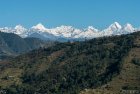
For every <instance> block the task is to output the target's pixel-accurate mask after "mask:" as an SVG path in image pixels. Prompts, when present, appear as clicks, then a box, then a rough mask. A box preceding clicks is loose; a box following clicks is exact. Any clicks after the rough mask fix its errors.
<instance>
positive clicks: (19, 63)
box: [0, 32, 140, 94]
mask: <svg viewBox="0 0 140 94" xmlns="http://www.w3.org/2000/svg"><path fill="white" fill-rule="evenodd" d="M139 36H140V32H137V33H133V34H129V35H122V36H113V37H103V38H97V39H92V40H86V41H84V42H67V43H59V44H56V45H55V46H53V47H49V48H40V49H38V50H34V51H31V52H30V53H28V54H24V55H21V56H18V57H16V58H15V59H12V60H10V61H7V62H6V64H5V63H2V64H1V67H0V69H1V73H0V87H1V89H3V90H5V91H6V92H7V93H8V94H35V93H36V94H40V93H41V94H78V93H80V92H82V93H85V94H86V92H84V91H82V90H84V89H89V88H95V89H98V88H99V87H102V86H104V85H106V84H107V83H109V82H112V81H113V80H114V79H115V78H117V77H118V75H123V74H122V70H123V69H124V64H125V62H126V60H128V56H129V54H130V51H131V53H132V52H133V49H134V51H135V48H139V47H140V40H139V39H140V38H139ZM131 60H132V62H131V64H134V65H136V66H138V67H139V58H132V59H129V61H131ZM130 67H131V66H130ZM135 69H139V68H134V70H135ZM126 71H128V70H126ZM132 71H133V70H132ZM126 73H128V72H126ZM135 74H136V73H135ZM134 76H136V75H134ZM139 78H140V77H139V76H138V77H137V79H139ZM126 79H127V78H126ZM134 81H135V80H134ZM112 83H113V82H112ZM124 88H125V87H124ZM124 88H122V89H124ZM136 88H137V89H139V87H137V85H136ZM89 91H90V90H89ZM91 91H92V90H91ZM87 94H88V93H87ZM91 94H92V93H91ZM95 94H96V93H95ZM110 94H112V93H110Z"/></svg>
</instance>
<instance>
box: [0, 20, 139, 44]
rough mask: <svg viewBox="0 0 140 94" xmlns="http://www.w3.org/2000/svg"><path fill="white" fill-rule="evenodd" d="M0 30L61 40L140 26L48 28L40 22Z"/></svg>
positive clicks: (110, 34) (123, 32) (115, 23)
mask: <svg viewBox="0 0 140 94" xmlns="http://www.w3.org/2000/svg"><path fill="white" fill-rule="evenodd" d="M0 30H1V31H2V32H6V33H14V34H17V35H19V36H21V37H23V38H26V37H30V35H32V34H34V33H35V34H39V35H41V36H42V37H45V38H46V39H44V40H57V41H60V40H59V39H66V40H72V39H85V38H86V39H92V38H97V37H103V36H112V35H122V34H129V33H133V32H135V30H138V28H134V27H133V26H132V25H131V24H129V23H127V24H125V25H124V26H121V25H120V24H119V23H118V22H114V23H113V24H111V25H110V26H109V27H108V28H106V29H103V30H98V29H96V28H94V27H93V26H88V27H87V28H85V29H78V28H75V27H72V26H65V25H62V26H60V27H55V28H46V27H45V26H44V25H43V24H41V23H39V24H37V25H35V26H32V27H31V28H29V29H26V28H24V27H23V26H21V25H17V26H16V27H15V28H9V27H4V28H0ZM50 35H51V37H49V36H50ZM34 37H35V36H34ZM48 37H49V39H48ZM37 38H38V37H37ZM40 39H41V37H40Z"/></svg>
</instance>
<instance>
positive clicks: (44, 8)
mask: <svg viewBox="0 0 140 94" xmlns="http://www.w3.org/2000/svg"><path fill="white" fill-rule="evenodd" d="M139 5H140V0H0V27H4V26H12V27H13V26H15V25H17V24H21V25H23V26H25V27H27V28H29V27H31V26H33V25H36V24H37V23H42V24H44V25H45V26H46V27H48V28H51V27H56V26H60V25H71V26H74V27H77V28H85V27H87V26H89V25H92V26H94V27H96V28H99V29H103V28H106V27H107V26H108V25H110V24H111V23H113V22H115V21H117V22H119V23H121V24H125V23H127V22H129V23H131V24H133V25H134V26H135V27H139V26H140V6H139Z"/></svg>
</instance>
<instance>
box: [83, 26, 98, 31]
mask: <svg viewBox="0 0 140 94" xmlns="http://www.w3.org/2000/svg"><path fill="white" fill-rule="evenodd" d="M85 31H92V32H98V31H99V30H98V29H96V28H94V27H93V26H88V28H87V29H86V30H85Z"/></svg>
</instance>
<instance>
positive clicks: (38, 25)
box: [32, 23, 46, 31]
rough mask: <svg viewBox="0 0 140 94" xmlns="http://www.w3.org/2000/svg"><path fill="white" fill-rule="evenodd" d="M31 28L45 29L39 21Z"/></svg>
mask: <svg viewBox="0 0 140 94" xmlns="http://www.w3.org/2000/svg"><path fill="white" fill-rule="evenodd" d="M32 29H35V30H40V31H41V30H43V31H44V30H46V28H45V26H44V25H42V24H41V23H39V24H37V25H36V26H33V27H32Z"/></svg>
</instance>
